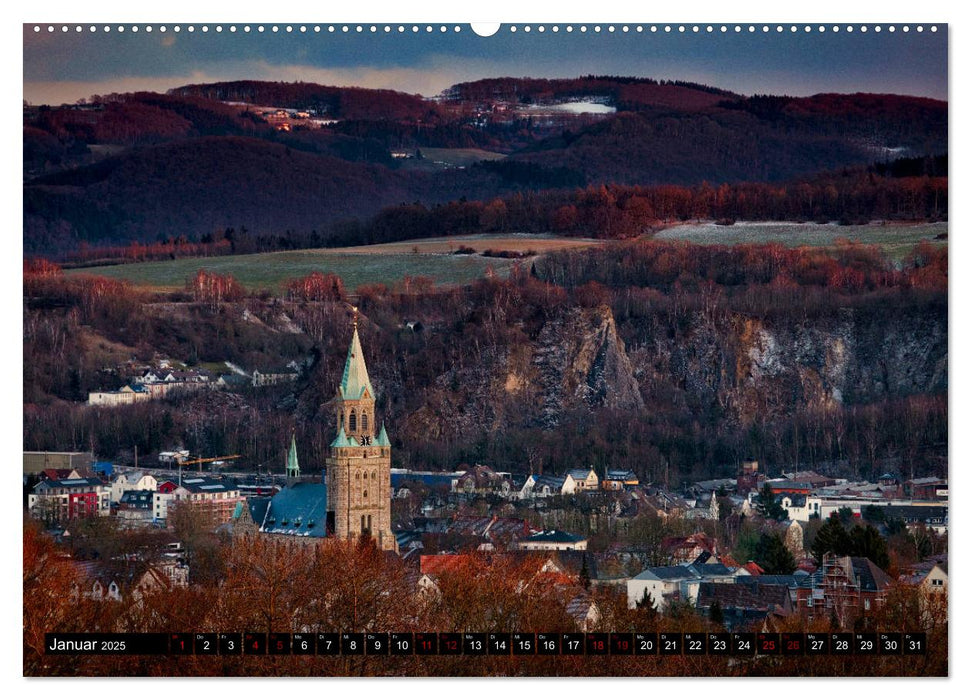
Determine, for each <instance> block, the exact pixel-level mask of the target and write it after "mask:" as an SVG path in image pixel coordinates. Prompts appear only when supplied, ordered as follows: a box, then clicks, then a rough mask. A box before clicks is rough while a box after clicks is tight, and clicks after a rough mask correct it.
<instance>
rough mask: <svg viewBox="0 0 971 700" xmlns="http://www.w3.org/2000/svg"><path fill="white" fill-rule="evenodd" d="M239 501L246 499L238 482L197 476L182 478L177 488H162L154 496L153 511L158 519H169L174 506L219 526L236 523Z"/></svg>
mask: <svg viewBox="0 0 971 700" xmlns="http://www.w3.org/2000/svg"><path fill="white" fill-rule="evenodd" d="M169 483H170V482H169ZM239 502H245V498H243V496H242V495H240V492H239V489H238V488H237V487H236V485H235V484H234V483H232V482H230V481H226V480H222V479H212V478H209V477H203V476H193V477H190V478H186V479H182V484H181V485H179V486H175V488H174V489H169V488H168V487H166V489H165V490H163V489H162V487H161V486H160V487H159V490H158V491H156V492H155V494H154V500H153V504H152V511H153V517H154V518H155V519H156V520H167V519H168V517H169V515H170V511H171V509H172V508H173V507H175V506H184V507H187V508H191V509H192V510H193V511H194V512H195V513H196V514H197V515H199V516H201V517H202V518H203V519H205V520H206V521H207V522H208V524H210V525H212V526H213V527H215V526H217V525H220V524H222V523H228V522H229V521H230V520H232V517H233V513H234V511H235V509H236V504H237V503H239Z"/></svg>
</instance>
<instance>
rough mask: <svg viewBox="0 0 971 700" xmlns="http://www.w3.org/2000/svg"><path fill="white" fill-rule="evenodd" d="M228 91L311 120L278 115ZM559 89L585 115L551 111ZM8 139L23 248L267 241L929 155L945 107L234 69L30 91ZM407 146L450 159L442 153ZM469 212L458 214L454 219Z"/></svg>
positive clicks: (625, 83) (585, 83)
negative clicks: (601, 193) (304, 78)
mask: <svg viewBox="0 0 971 700" xmlns="http://www.w3.org/2000/svg"><path fill="white" fill-rule="evenodd" d="M221 100H227V101H228V102H223V101H221ZM243 101H254V104H255V103H259V102H271V103H272V102H276V103H277V106H280V105H284V106H286V107H287V108H288V109H308V110H313V113H314V114H315V115H316V117H315V118H314V119H309V118H307V117H305V116H304V117H300V118H296V117H294V118H293V120H292V121H293V123H292V124H291V123H289V122H281V121H280V120H279V119H277V121H273V117H272V114H271V113H269V112H267V111H266V109H265V108H259V107H255V106H253V104H250V103H247V104H243V103H242V102H243ZM571 104H572V105H573V106H577V105H579V108H580V109H581V111H580V112H577V113H574V112H572V111H570V110H557V109H553V107H556V106H568V105H571ZM583 105H588V106H589V105H595V106H597V107H598V109H599V111H598V110H594V112H591V113H587V112H583V111H582V109H583ZM268 114H269V115H270V116H268ZM317 117H325V118H317ZM282 119H284V120H287V119H290V117H289V116H284V117H282ZM268 120H269V121H268ZM23 138H24V183H25V184H24V207H25V225H24V247H25V249H26V250H27V251H28V253H45V254H49V255H50V254H56V253H58V252H66V251H75V250H77V248H78V246H79V245H80V244H81V243H82V242H84V243H86V244H89V245H103V244H110V245H117V244H126V243H128V242H130V241H156V240H178V239H180V238H181V237H186V238H187V239H189V240H198V239H200V238H201V237H203V236H207V235H208V236H211V235H213V234H217V233H220V234H221V233H222V232H223V231H225V230H226V229H235V230H237V231H240V230H244V229H245V230H246V231H247V232H250V233H251V234H253V235H255V236H258V237H260V238H261V239H262V241H263V244H262V245H261V246H260V247H259V248H258V249H261V250H266V249H274V248H286V247H292V246H293V245H294V244H295V243H296V242H297V241H298V239H299V240H301V241H303V240H305V241H306V242H305V243H299V245H304V246H305V245H308V244H309V245H321V244H326V243H328V242H334V243H339V244H342V245H353V244H361V243H368V242H373V241H374V240H379V241H380V240H398V239H401V238H402V237H413V236H411V234H409V235H408V236H400V235H399V236H394V235H390V236H389V235H382V236H380V237H378V238H375V239H369V238H367V235H368V234H367V233H366V229H367V228H368V227H369V226H370V227H371V228H373V226H371V223H370V220H371V219H372V217H375V216H376V215H378V214H379V212H380V211H381V209H382V208H384V207H387V206H389V205H398V204H402V203H407V204H408V205H409V206H412V205H421V206H423V207H426V208H433V207H435V206H436V205H439V204H442V203H445V202H454V203H456V208H457V210H458V209H462V206H459V205H462V204H463V203H464V202H466V201H469V202H473V201H477V202H481V203H482V206H484V205H485V204H487V203H488V202H490V201H491V200H493V198H495V197H497V196H509V195H510V194H511V193H543V192H544V191H558V190H565V189H574V188H578V187H584V186H590V185H599V184H622V185H652V184H665V185H667V184H673V185H700V184H701V183H703V182H706V183H710V184H712V185H717V184H719V183H739V182H761V183H765V182H770V183H777V182H786V181H790V180H793V179H794V178H807V177H809V176H813V175H814V174H816V173H820V172H822V171H830V172H838V171H840V169H845V168H854V167H857V166H861V165H867V164H874V163H881V162H885V161H891V160H893V159H896V158H900V157H916V158H920V157H923V156H926V155H930V154H934V155H944V154H946V152H947V104H946V103H943V102H939V101H935V100H928V99H917V98H909V97H901V96H895V95H865V94H856V95H816V96H814V97H809V98H790V97H784V96H782V97H778V96H753V97H741V96H738V95H734V94H732V93H729V92H726V91H723V90H719V89H717V88H713V87H709V86H704V85H696V84H691V83H682V82H676V81H666V82H659V81H653V80H649V79H641V78H621V77H611V76H599V77H598V76H587V77H583V78H577V79H570V80H536V79H512V78H497V79H490V80H481V81H476V82H473V83H463V84H460V85H456V86H454V87H453V88H450V89H449V90H447V91H445V93H444V94H443V95H442V96H440V98H438V99H437V100H429V99H425V98H422V97H420V96H416V95H406V94H404V93H398V92H394V91H387V90H366V89H363V88H334V87H327V86H321V85H315V84H311V83H265V82H258V81H239V82H234V83H217V84H211V85H191V86H185V87H183V88H179V89H177V90H174V91H172V93H171V94H167V95H157V94H153V93H134V94H130V95H110V96H107V97H102V98H93V99H92V102H91V103H90V104H84V105H76V106H64V107H58V108H45V107H25V110H24V132H23ZM422 148H425V149H429V151H428V152H429V153H430V154H435V153H438V154H441V153H453V154H455V153H458V151H457V150H456V149H463V153H464V154H465V155H462V157H461V158H452V159H451V161H452V162H449V160H450V159H447V158H446V159H441V158H438V157H428V156H425V155H424V154H422V153H421V150H422ZM442 149H448V150H442ZM475 149H484V150H485V151H487V153H486V155H485V156H484V160H482V161H480V162H474V157H471V156H468V155H467V154H474V153H477V152H480V151H476V150H475ZM501 155H506V156H507V157H505V158H502V157H501ZM945 186H946V185H945ZM542 196H545V195H542ZM526 206H527V208H529V206H530V205H529V204H528V202H527V205H526ZM507 207H508V204H507ZM830 216H831V218H836V219H841V218H844V216H843V212H836V214H835V216H834V215H832V214H830ZM853 216H856V214H855V213H854V214H853ZM479 226H480V222H479V221H471V220H470V221H469V222H467V223H461V225H460V226H459V229H460V231H461V230H462V229H463V227H464V230H465V231H467V232H475V231H478V230H480V228H479ZM490 226H491V227H493V228H491V229H490V228H489V227H490ZM453 229H454V227H452V225H451V224H448V225H445V226H442V227H440V228H439V230H433V231H419V232H418V236H420V237H424V236H428V235H442V232H444V231H448V232H451V231H452V230H453ZM484 230H486V231H488V230H492V231H499V230H508V229H502V228H495V227H494V224H492V223H487V224H486V226H485V228H484ZM544 230H550V229H549V228H547V229H544ZM554 230H556V229H554ZM579 233H580V235H590V233H591V232H587V233H584V232H582V231H581V232H579ZM597 235H600V233H599V232H597ZM274 239H279V240H281V241H285V243H281V244H280V245H279V246H274V244H273V243H272V241H273V240H274Z"/></svg>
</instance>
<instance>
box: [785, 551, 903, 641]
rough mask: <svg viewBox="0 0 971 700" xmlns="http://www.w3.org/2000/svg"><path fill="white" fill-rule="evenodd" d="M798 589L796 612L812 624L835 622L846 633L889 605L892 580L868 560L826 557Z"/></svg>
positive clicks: (831, 555) (834, 556)
mask: <svg viewBox="0 0 971 700" xmlns="http://www.w3.org/2000/svg"><path fill="white" fill-rule="evenodd" d="M803 578H804V579H805V581H804V582H801V583H800V584H799V586H798V588H796V594H797V608H798V609H799V611H800V612H801V613H802V614H804V615H806V616H807V617H808V618H809V619H810V620H813V619H835V620H836V621H837V623H838V624H839V625H840V627H842V628H844V629H846V628H849V627H851V626H852V625H853V622H854V621H855V620H856V619H857V618H858V617H859V616H860V615H865V614H867V613H868V612H869V611H871V610H876V609H877V608H878V607H880V606H881V605H883V603H884V602H885V601H886V594H887V590H888V589H889V588H890V586H891V585H893V580H892V579H891V578H890V577H889V576H888V575H887V574H886V572H884V571H883V570H882V569H880V567H878V566H877V565H876V564H874V563H873V562H872V561H870V560H869V559H867V558H866V557H838V556H836V555H833V554H827V555H824V556H823V561H822V564H821V566H820V567H819V569H818V570H817V571H816V572H815V573H813V574H811V575H810V576H805V577H803Z"/></svg>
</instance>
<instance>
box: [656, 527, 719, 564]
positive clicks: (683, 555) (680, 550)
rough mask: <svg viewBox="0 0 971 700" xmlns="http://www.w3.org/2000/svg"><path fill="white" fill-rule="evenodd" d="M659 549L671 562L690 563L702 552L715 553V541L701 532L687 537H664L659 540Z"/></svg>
mask: <svg viewBox="0 0 971 700" xmlns="http://www.w3.org/2000/svg"><path fill="white" fill-rule="evenodd" d="M661 551H662V552H664V554H665V555H666V556H667V558H668V560H669V561H671V563H673V564H690V563H692V562H694V561H696V560H697V559H698V558H699V557H701V556H702V555H704V554H709V555H717V554H718V545H717V543H716V542H715V541H714V540H713V539H711V538H710V537H708V535H706V534H705V533H703V532H696V533H694V534H693V535H689V536H687V537H666V538H664V539H663V540H662V541H661Z"/></svg>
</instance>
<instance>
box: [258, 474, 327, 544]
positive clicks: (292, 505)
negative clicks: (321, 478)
mask: <svg viewBox="0 0 971 700" xmlns="http://www.w3.org/2000/svg"><path fill="white" fill-rule="evenodd" d="M260 529H261V530H262V531H263V532H271V533H275V534H278V535H294V536H297V537H326V536H327V485H326V484H321V483H316V482H313V483H311V482H303V483H296V484H293V485H292V486H287V487H286V488H284V489H281V490H280V491H279V492H278V493H277V494H276V495H275V496H273V498H271V499H269V505H268V507H267V510H266V513H265V515H264V517H263V520H262V527H261V528H260Z"/></svg>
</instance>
